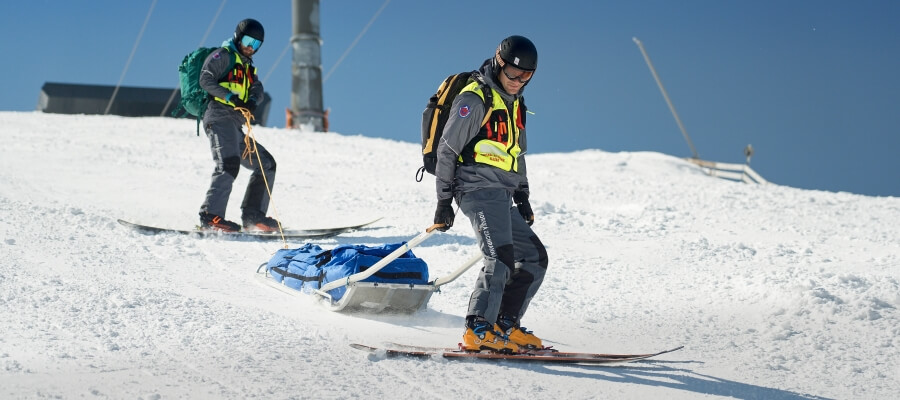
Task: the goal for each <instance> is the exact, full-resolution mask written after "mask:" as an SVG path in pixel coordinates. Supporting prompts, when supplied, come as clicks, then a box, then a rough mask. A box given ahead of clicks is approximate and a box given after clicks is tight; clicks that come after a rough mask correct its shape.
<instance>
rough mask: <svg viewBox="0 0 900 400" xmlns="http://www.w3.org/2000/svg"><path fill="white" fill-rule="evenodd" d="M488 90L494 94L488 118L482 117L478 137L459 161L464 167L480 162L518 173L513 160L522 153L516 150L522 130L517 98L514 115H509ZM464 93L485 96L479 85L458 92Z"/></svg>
mask: <svg viewBox="0 0 900 400" xmlns="http://www.w3.org/2000/svg"><path fill="white" fill-rule="evenodd" d="M490 90H492V91H493V93H492V96H491V97H492V98H493V104H491V107H490V109H489V110H488V115H485V120H484V121H483V122H482V123H481V129H479V130H478V134H477V135H475V137H474V138H473V139H472V141H470V142H469V143H468V144H466V146H465V147H464V148H463V151H462V154H460V156H459V161H460V162H462V163H463V164H471V163H479V164H485V165H490V166H492V167H495V168H500V169H502V170H504V171H511V172H518V169H519V163H518V162H516V160H517V157H518V156H519V153H520V152H521V151H522V149H521V148H520V147H519V129H521V128H523V127H524V126H522V124H521V118H520V114H519V112H520V111H521V110H520V109H519V99H516V101H515V102H513V112H512V114H510V112H509V109H507V107H506V103H505V102H504V101H503V98H502V97H500V94H499V93H497V91H496V90H494V89H493V88H491V89H490ZM463 92H473V93H475V94H477V95H478V97H481V101H484V93H482V91H481V89H479V87H478V82H472V83H470V84H469V85H468V86H466V87H464V88H463V90H462V91H460V93H463ZM510 115H513V116H515V118H511V117H510ZM511 122H512V123H511Z"/></svg>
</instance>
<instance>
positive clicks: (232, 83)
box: [179, 19, 279, 232]
mask: <svg viewBox="0 0 900 400" xmlns="http://www.w3.org/2000/svg"><path fill="white" fill-rule="evenodd" d="M264 39H265V30H264V29H263V26H262V24H260V23H259V21H256V20H254V19H245V20H243V21H241V22H240V23H238V25H237V28H235V31H234V36H233V37H232V38H231V39H229V40H226V41H225V42H224V43H222V47H219V48H216V49H214V50H212V51H209V49H203V48H201V49H199V50H197V51H195V52H194V53H196V54H194V53H192V55H193V56H194V57H198V56H199V55H200V54H203V53H204V52H208V55H207V56H206V58H205V59H204V61H203V65H202V67H201V69H200V71H199V77H198V80H197V83H198V85H199V87H200V89H201V90H202V91H203V92H201V93H199V94H198V93H197V92H196V91H194V93H190V92H186V91H185V90H184V83H183V84H182V89H183V90H182V105H183V106H184V104H185V103H186V102H187V103H189V104H193V105H194V107H193V108H194V109H195V111H196V114H194V115H196V116H197V117H198V118H200V117H202V122H203V129H204V131H205V132H206V136H207V137H208V138H209V145H210V150H211V151H212V157H213V161H214V162H215V170H214V171H213V174H212V179H211V182H210V187H209V190H208V191H207V192H206V199H205V200H204V202H203V205H202V206H201V207H200V227H201V228H202V229H208V230H220V231H225V232H237V231H240V230H241V229H242V226H241V225H238V224H236V223H234V222H231V221H228V220H227V219H225V210H226V207H227V205H228V198H229V196H230V195H231V188H232V185H233V184H234V180H235V178H236V177H237V174H238V172H239V171H240V167H241V166H243V167H245V168H249V169H251V170H252V171H253V172H252V175H251V176H250V182H249V183H248V184H247V190H246V193H245V194H244V201H243V203H242V204H241V222H242V223H243V224H242V225H243V229H244V230H245V231H266V232H274V231H278V229H279V224H278V221H276V220H275V219H273V218H271V217H267V216H266V213H267V210H268V207H269V192H270V190H271V188H272V183H273V182H274V180H275V159H274V158H273V157H272V155H271V154H270V153H269V152H268V151H267V150H266V149H265V148H264V147H263V146H262V145H260V144H258V143H256V144H255V151H257V152H258V155H259V159H260V160H261V163H257V162H256V157H249V156H248V157H246V158H243V157H242V154H249V153H248V152H247V150H248V149H247V147H248V143H249V141H247V140H245V136H246V135H245V133H244V132H243V130H242V127H243V125H244V124H246V123H247V120H246V118H247V117H245V116H244V113H243V112H242V110H241V109H245V110H247V111H250V112H251V113H252V112H253V111H254V110H255V109H256V107H257V105H258V104H259V101H260V100H262V98H263V86H262V82H260V81H259V78H258V77H257V75H256V68H255V67H254V66H253V55H254V54H256V52H257V51H259V48H260V46H262V42H263V40H264ZM192 55H188V57H186V59H185V62H188V61H189V60H188V58H190V57H191V56H192ZM182 67H184V63H183V64H182ZM179 70H181V68H179ZM183 74H184V72H183ZM182 76H184V75H182ZM189 80H192V79H189ZM189 84H193V82H189ZM203 93H205V94H203ZM198 100H199V101H198ZM203 101H205V102H206V104H202V102H203ZM198 103H201V104H198ZM184 108H185V109H186V110H188V112H191V107H187V106H184ZM251 146H252V144H251ZM257 164H261V165H257ZM263 174H265V175H263ZM267 185H268V188H267V187H266V186H267Z"/></svg>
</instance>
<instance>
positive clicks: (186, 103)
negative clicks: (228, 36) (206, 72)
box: [172, 47, 234, 136]
mask: <svg viewBox="0 0 900 400" xmlns="http://www.w3.org/2000/svg"><path fill="white" fill-rule="evenodd" d="M218 49H219V47H201V48H198V49H197V50H194V51H192V52H191V53H190V54H188V55H186V56H184V59H183V60H181V65H179V66H178V79H179V81H180V82H181V101H179V102H178V106H177V107H175V110H173V111H172V116H174V117H182V116H184V115H185V114H190V115H193V116H195V117H197V136H199V135H200V120H202V119H203V113H204V112H206V106H207V105H208V104H209V100H210V96H209V93H207V92H206V90H203V88H202V87H200V71H201V70H202V69H203V62H204V61H206V57H208V56H209V55H210V54H212V52H214V51H216V50H218ZM228 53H229V54H231V52H230V51H229V52H228ZM232 63H234V59H233V56H232Z"/></svg>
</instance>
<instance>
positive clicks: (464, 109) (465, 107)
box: [459, 104, 470, 118]
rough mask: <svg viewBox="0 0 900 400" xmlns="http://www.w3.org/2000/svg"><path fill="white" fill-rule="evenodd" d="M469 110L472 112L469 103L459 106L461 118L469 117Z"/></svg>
mask: <svg viewBox="0 0 900 400" xmlns="http://www.w3.org/2000/svg"><path fill="white" fill-rule="evenodd" d="M469 112H470V111H469V105H468V104H466V105H463V106H460V107H459V117H460V118H465V117H468V116H469Z"/></svg>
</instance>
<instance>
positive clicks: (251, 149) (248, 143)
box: [234, 107, 288, 249]
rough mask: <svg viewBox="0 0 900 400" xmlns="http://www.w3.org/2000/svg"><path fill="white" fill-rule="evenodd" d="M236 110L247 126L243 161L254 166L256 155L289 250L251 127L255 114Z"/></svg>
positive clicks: (280, 231)
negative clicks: (245, 160)
mask: <svg viewBox="0 0 900 400" xmlns="http://www.w3.org/2000/svg"><path fill="white" fill-rule="evenodd" d="M234 109H235V110H238V111H240V112H241V114H243V115H244V121H245V122H246V125H247V134H246V135H244V153H243V154H241V159H244V158H246V159H248V160H250V165H253V158H251V156H252V155H253V154H254V153H255V154H256V161H257V163H258V164H259V172H260V173H261V174H262V177H263V183H265V185H266V193H268V194H269V204H271V205H272V213H273V214H275V221H276V222H278V233H279V234H280V235H281V243H282V245H283V246H284V248H285V249H287V248H288V245H287V239H285V238H284V228H283V227H282V226H281V217H279V216H278V207H275V199H274V198H273V197H272V189H271V188H270V187H269V180H268V178H266V171H265V170H263V165H262V158H261V157H260V156H259V151H258V149H257V147H256V137H254V136H253V126H252V125H250V121H253V119H254V118H253V113H251V112H250V110H248V109H246V108H244V107H235V108H234Z"/></svg>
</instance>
